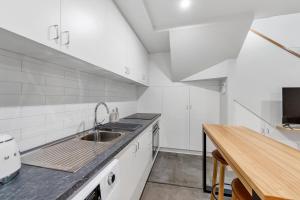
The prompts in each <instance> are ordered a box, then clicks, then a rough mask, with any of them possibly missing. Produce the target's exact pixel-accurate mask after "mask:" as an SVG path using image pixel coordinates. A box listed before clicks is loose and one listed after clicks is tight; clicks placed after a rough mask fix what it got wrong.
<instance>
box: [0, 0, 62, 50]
mask: <svg viewBox="0 0 300 200" xmlns="http://www.w3.org/2000/svg"><path fill="white" fill-rule="evenodd" d="M0 5H1V6H0V27H1V28H3V29H6V30H8V31H11V32H14V33H16V34H18V35H22V36H24V37H26V38H29V39H31V40H34V41H36V42H39V43H41V44H44V45H47V46H50V47H52V48H57V49H58V48H59V44H58V39H57V40H55V39H54V38H55V37H56V36H57V35H56V34H57V33H58V34H59V25H60V0H43V1H41V0H26V1H19V0H0ZM54 26H55V27H54ZM56 28H58V29H57V30H56ZM56 31H57V33H56ZM50 32H51V34H50V35H49V33H50ZM50 37H51V38H50Z"/></svg>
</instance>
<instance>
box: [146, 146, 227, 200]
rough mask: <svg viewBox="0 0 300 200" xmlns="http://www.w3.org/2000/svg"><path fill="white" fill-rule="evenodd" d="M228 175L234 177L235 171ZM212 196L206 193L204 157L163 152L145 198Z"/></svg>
mask: <svg viewBox="0 0 300 200" xmlns="http://www.w3.org/2000/svg"><path fill="white" fill-rule="evenodd" d="M207 161H208V163H207V167H208V170H207V171H208V173H207V177H208V178H209V179H208V180H207V182H208V183H211V179H210V177H211V159H207ZM226 175H227V177H226V180H227V181H230V180H231V179H232V177H233V175H232V172H227V173H226ZM209 197H210V195H209V194H206V193H203V192H202V157H201V156H196V155H186V154H175V153H166V152H160V153H159V154H158V155H157V159H156V161H155V163H154V166H153V168H152V171H151V173H150V176H149V179H148V182H147V184H146V186H145V189H144V192H143V195H142V197H141V200H207V199H209ZM225 199H226V200H229V199H230V198H225Z"/></svg>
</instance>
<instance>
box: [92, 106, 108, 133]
mask: <svg viewBox="0 0 300 200" xmlns="http://www.w3.org/2000/svg"><path fill="white" fill-rule="evenodd" d="M101 105H103V106H104V107H105V108H106V112H107V114H109V109H108V106H107V105H106V103H104V102H99V103H97V105H96V108H95V121H94V129H95V130H96V128H97V126H98V125H102V123H103V122H104V120H103V121H102V122H100V123H99V122H98V119H97V111H98V108H99V107H100V106H101Z"/></svg>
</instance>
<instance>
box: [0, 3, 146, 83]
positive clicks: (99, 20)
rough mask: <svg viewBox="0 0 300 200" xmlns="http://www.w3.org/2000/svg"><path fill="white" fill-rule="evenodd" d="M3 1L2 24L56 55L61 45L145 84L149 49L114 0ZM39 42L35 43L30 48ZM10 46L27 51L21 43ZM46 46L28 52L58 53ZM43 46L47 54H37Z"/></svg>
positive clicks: (70, 52) (75, 56) (62, 49)
mask: <svg viewBox="0 0 300 200" xmlns="http://www.w3.org/2000/svg"><path fill="white" fill-rule="evenodd" d="M0 3H1V7H0V28H2V29H4V30H8V31H10V32H13V33H15V34H18V35H20V36H24V37H25V38H28V39H31V40H34V41H35V42H38V43H41V44H44V45H46V46H48V47H51V48H54V49H55V50H58V51H55V55H56V56H57V54H59V51H60V52H63V53H65V54H67V55H70V56H71V57H73V59H80V60H82V61H85V62H87V63H90V64H92V65H94V66H97V67H99V68H101V69H105V70H107V71H109V72H113V73H115V74H118V75H121V76H123V77H126V78H128V79H131V80H133V81H135V82H138V83H142V84H147V80H148V74H147V70H148V53H147V51H146V50H145V48H144V46H143V45H142V43H141V42H140V41H139V39H138V38H137V36H136V34H135V33H134V31H133V30H132V29H131V27H130V26H129V25H128V23H127V21H126V20H125V19H124V17H123V16H122V14H121V13H120V11H119V10H118V8H117V7H116V5H115V4H114V2H113V1H112V0H89V1H86V0H43V1H41V0H27V1H17V0H0ZM1 39H3V40H5V38H1ZM24 40H25V39H24ZM26 41H27V40H26ZM28 41H29V40H28ZM13 42H15V41H13ZM29 43H30V41H29ZM26 44H27V43H26ZM7 46H9V43H8V44H7ZM15 46H16V47H15V48H20V47H18V45H15ZM21 46H22V44H21ZM36 46H37V45H35V44H34V43H32V45H31V46H30V45H28V47H26V48H28V49H30V48H36ZM1 47H2V48H5V47H3V46H1ZM1 47H0V48H1ZM6 48H8V47H6ZM9 48H10V47H9ZM9 50H12V51H15V52H20V53H22V54H25V55H26V54H27V52H26V51H25V50H23V49H9ZM48 50H49V49H47V48H41V49H37V50H36V51H34V52H37V53H32V54H30V55H28V56H31V57H35V56H36V58H39V59H44V60H46V61H47V59H49V61H51V59H52V57H51V56H53V55H54V54H53V55H52V53H50V54H49V53H48ZM43 51H45V53H44V54H43V53H42V55H43V56H42V57H41V56H39V55H38V54H39V52H43ZM47 56H48V57H47ZM57 57H59V56H57ZM62 62H63V61H62ZM56 64H61V63H56ZM62 65H64V64H63V63H62ZM87 66H88V65H87ZM70 67H72V66H70ZM92 68H93V67H92ZM93 69H95V68H93Z"/></svg>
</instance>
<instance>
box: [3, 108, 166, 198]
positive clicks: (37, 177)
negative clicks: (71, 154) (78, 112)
mask: <svg viewBox="0 0 300 200" xmlns="http://www.w3.org/2000/svg"><path fill="white" fill-rule="evenodd" d="M159 117H160V114H157V115H156V117H155V118H154V119H152V120H138V119H121V120H120V122H126V123H134V124H141V125H142V126H141V127H140V128H139V129H137V130H136V131H134V132H130V133H128V134H126V136H124V137H123V138H122V139H120V140H119V141H118V142H117V143H115V144H114V145H112V146H111V147H110V148H109V149H107V150H106V151H105V152H103V153H101V154H99V155H98V156H97V157H96V158H95V159H93V160H92V161H91V162H89V163H88V164H87V165H85V166H84V167H82V168H81V169H80V170H78V171H77V172H76V173H69V172H63V171H57V170H51V169H47V168H40V167H34V166H28V165H22V168H21V170H20V174H19V175H18V176H17V177H16V178H15V179H14V180H13V181H11V182H10V183H8V184H6V185H3V186H0V200H55V199H59V200H62V199H68V197H70V196H71V195H72V194H74V192H76V190H78V189H79V188H80V187H81V186H82V185H83V184H84V183H85V182H86V181H87V180H89V178H91V177H93V176H94V175H95V173H96V172H98V171H99V170H101V168H102V167H103V166H104V165H106V164H107V163H108V162H109V161H111V159H112V158H113V157H114V156H116V155H117V154H118V153H119V152H120V151H121V150H122V149H123V148H125V147H126V146H127V145H128V144H129V143H130V142H131V141H132V140H133V139H134V138H136V137H137V136H138V135H139V134H140V133H142V132H143V131H144V130H145V129H146V128H147V127H148V126H149V125H151V124H152V123H153V122H154V121H155V120H156V119H158V118H159Z"/></svg>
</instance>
